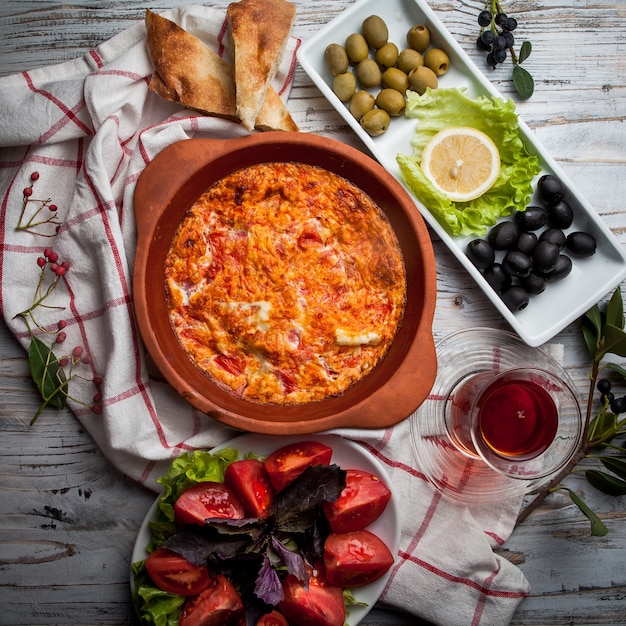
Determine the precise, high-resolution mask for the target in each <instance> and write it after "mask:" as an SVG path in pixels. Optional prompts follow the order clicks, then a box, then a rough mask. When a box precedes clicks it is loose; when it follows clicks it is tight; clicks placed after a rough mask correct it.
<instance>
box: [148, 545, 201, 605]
mask: <svg viewBox="0 0 626 626" xmlns="http://www.w3.org/2000/svg"><path fill="white" fill-rule="evenodd" d="M146 569H147V570H148V574H150V578H152V581H153V582H154V584H155V585H156V586H157V587H158V588H159V589H161V590H163V591H167V592H168V593H175V594H177V595H179V596H195V595H197V594H199V593H200V592H201V591H204V590H205V589H206V588H207V587H208V586H209V584H210V583H211V576H210V574H209V570H208V569H207V568H206V567H202V566H196V565H192V564H191V563H190V562H189V561H187V559H185V558H183V557H182V556H180V554H177V553H176V552H174V551H173V550H167V549H166V548H159V549H158V550H155V551H154V552H152V553H151V554H149V555H148V558H147V559H146Z"/></svg>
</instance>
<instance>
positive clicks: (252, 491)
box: [224, 459, 275, 517]
mask: <svg viewBox="0 0 626 626" xmlns="http://www.w3.org/2000/svg"><path fill="white" fill-rule="evenodd" d="M224 482H225V483H226V485H227V486H228V487H230V488H231V489H232V490H233V491H234V492H235V494H237V496H238V497H239V501H240V502H241V503H242V505H243V508H244V510H245V512H246V514H247V515H248V516H249V517H267V516H268V515H269V513H270V506H271V505H272V501H273V500H274V494H275V491H274V487H273V486H272V483H271V481H270V477H269V474H268V473H267V470H266V469H265V465H263V463H262V462H261V461H259V460H258V459H243V460H242V461H234V462H233V463H231V464H230V465H229V466H228V467H227V468H226V472H225V474H224Z"/></svg>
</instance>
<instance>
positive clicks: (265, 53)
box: [227, 0, 296, 130]
mask: <svg viewBox="0 0 626 626" xmlns="http://www.w3.org/2000/svg"><path fill="white" fill-rule="evenodd" d="M227 13H228V18H229V24H230V33H231V36H232V40H233V57H234V76H235V84H236V85H237V89H236V110H237V115H238V116H239V119H240V120H241V123H242V124H243V125H244V127H245V128H247V129H248V130H252V129H253V128H254V127H255V125H256V119H257V116H258V114H259V111H260V110H261V107H262V105H263V101H264V99H265V95H266V92H267V89H268V87H269V85H270V83H271V81H272V79H273V78H274V76H275V75H276V71H277V69H278V66H279V64H280V60H281V57H282V54H283V52H284V49H285V46H286V43H287V39H288V37H289V32H290V31H291V26H292V25H293V22H294V20H295V16H296V5H295V4H294V3H293V2H287V1H286V0H241V1H240V2H233V3H231V4H230V5H229V6H228V9H227Z"/></svg>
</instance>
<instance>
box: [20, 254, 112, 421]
mask: <svg viewBox="0 0 626 626" xmlns="http://www.w3.org/2000/svg"><path fill="white" fill-rule="evenodd" d="M36 262H37V266H38V267H39V269H40V275H39V281H38V283H37V288H36V290H35V296H34V297H33V302H32V304H31V306H30V307H29V308H28V309H25V310H24V311H22V312H21V313H19V314H18V315H17V316H16V317H21V318H22V319H23V320H24V322H25V323H26V326H27V327H28V330H29V332H30V335H31V344H30V347H29V359H28V360H29V366H30V369H31V376H32V377H33V381H34V382H35V384H36V386H37V388H38V389H39V392H40V394H41V396H42V404H41V406H40V407H39V409H38V411H37V412H36V414H35V416H34V417H33V419H32V420H31V424H34V423H35V421H36V420H37V419H38V417H39V415H40V414H41V412H42V411H43V409H44V408H45V407H46V406H48V405H52V406H53V407H55V408H63V407H64V406H65V405H66V403H67V400H68V399H71V400H72V401H74V402H76V403H78V404H82V405H84V406H88V407H90V408H91V410H92V411H93V413H94V414H96V415H99V414H100V413H102V391H101V385H102V380H101V378H100V377H98V376H93V377H88V376H86V375H84V374H83V373H82V372H81V369H79V368H80V367H81V366H91V365H92V360H91V357H90V356H89V355H88V354H86V353H85V350H84V348H83V347H82V346H78V345H77V346H74V347H73V348H72V350H71V351H70V353H69V354H67V355H64V356H61V357H57V356H56V355H55V353H54V351H53V348H55V347H58V346H61V345H62V344H64V343H65V342H66V341H67V338H68V335H67V332H66V329H67V326H68V323H67V321H66V320H64V319H61V320H59V321H58V322H57V323H56V324H55V326H54V328H53V329H52V330H49V327H48V328H45V327H44V326H43V325H42V324H40V323H39V322H38V321H37V318H36V316H35V312H36V311H37V310H38V309H39V308H40V307H43V308H46V309H62V308H63V307H54V306H51V305H50V304H48V298H49V297H50V295H51V294H52V292H53V291H54V290H55V289H56V287H57V285H58V283H59V281H61V280H63V279H65V278H66V276H67V273H68V272H69V271H70V263H69V262H68V261H66V260H61V259H60V257H59V254H58V253H57V252H56V251H55V250H54V249H53V248H45V249H44V250H43V252H42V254H41V255H40V256H38V257H37V261H36ZM50 277H51V279H50ZM33 328H36V329H37V330H38V331H39V333H36V332H35V330H33ZM43 334H54V339H53V341H52V345H51V347H48V346H47V345H46V344H45V343H44V342H43V341H42V340H41V339H40V338H39V336H37V335H43ZM75 379H81V380H83V381H87V382H92V383H93V385H94V386H95V388H96V392H95V393H94V395H93V397H92V399H91V401H90V402H84V401H82V400H80V399H78V398H75V397H72V396H70V394H69V382H70V381H72V380H75Z"/></svg>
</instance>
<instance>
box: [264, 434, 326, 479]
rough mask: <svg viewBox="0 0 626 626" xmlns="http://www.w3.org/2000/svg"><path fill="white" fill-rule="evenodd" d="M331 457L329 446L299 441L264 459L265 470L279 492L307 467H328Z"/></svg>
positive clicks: (317, 442)
mask: <svg viewBox="0 0 626 626" xmlns="http://www.w3.org/2000/svg"><path fill="white" fill-rule="evenodd" d="M332 455H333V450H332V448H330V447H329V446H327V445H325V444H323V443H320V442H319V441H300V442H298V443H291V444H288V445H286V446H283V447H282V448H279V449H278V450H276V451H275V452H273V453H272V454H270V455H269V456H268V457H267V458H266V459H265V469H267V472H268V474H269V475H270V480H271V481H272V485H274V489H276V491H280V490H281V489H282V488H283V487H286V486H287V485H288V484H289V483H290V482H291V481H292V480H294V479H295V478H297V477H298V476H300V474H302V472H304V470H305V469H306V468H307V467H308V466H309V465H328V464H329V463H330V459H331V457H332Z"/></svg>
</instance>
